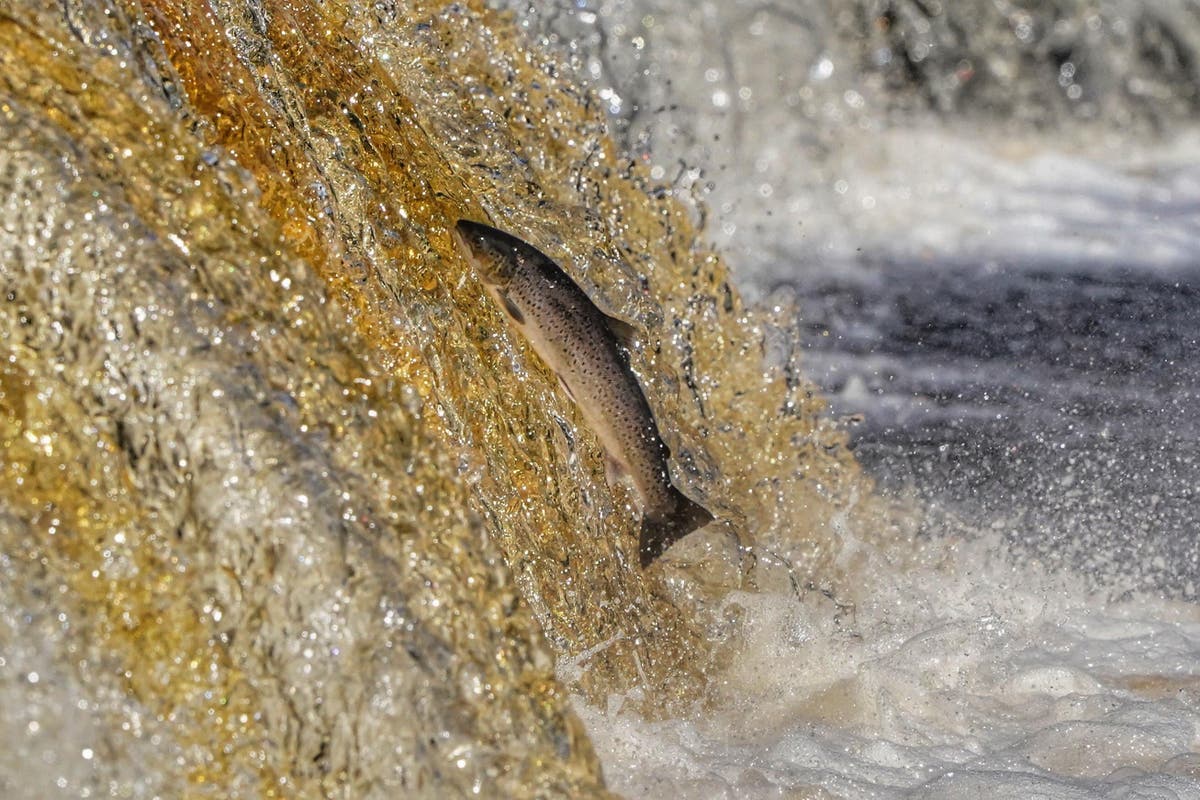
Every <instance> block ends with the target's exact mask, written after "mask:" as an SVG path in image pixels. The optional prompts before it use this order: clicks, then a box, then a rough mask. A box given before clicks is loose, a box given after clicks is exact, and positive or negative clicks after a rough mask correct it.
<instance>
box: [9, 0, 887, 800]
mask: <svg viewBox="0 0 1200 800" xmlns="http://www.w3.org/2000/svg"><path fill="white" fill-rule="evenodd" d="M0 61H2V65H0V137H2V138H3V141H4V144H3V146H0V181H2V185H3V188H4V191H3V195H2V196H0V202H2V203H3V204H4V208H3V221H2V224H0V265H2V266H0V283H2V285H3V287H2V288H3V292H4V297H3V299H2V300H0V308H2V309H3V312H2V313H0V442H2V443H3V452H4V457H3V461H2V462H0V548H2V549H0V611H3V614H2V615H0V653H5V652H6V651H11V652H17V651H19V655H16V656H14V655H9V656H8V657H7V658H5V659H0V698H13V697H15V698H19V700H17V701H12V700H8V701H5V702H6V703H8V705H7V706H3V707H4V708H5V716H6V717H7V718H8V719H7V721H6V722H5V723H3V724H4V725H5V726H7V727H4V728H0V731H4V735H5V736H6V737H9V738H10V739H11V738H12V737H33V739H35V740H38V741H41V740H40V739H37V737H38V736H41V737H44V738H45V740H46V741H47V742H49V741H50V738H52V737H53V736H54V735H55V733H54V732H55V731H56V730H66V728H65V727H64V726H69V724H70V721H71V714H73V715H77V716H80V717H83V718H86V719H87V720H88V723H87V726H86V731H87V732H90V733H88V735H94V737H95V742H94V744H92V745H90V746H89V747H88V752H91V753H93V756H92V757H90V758H88V759H87V760H86V762H83V761H74V762H70V763H66V762H64V763H63V764H62V765H61V772H62V774H63V775H65V776H66V778H64V780H66V781H67V782H68V784H69V785H71V786H75V785H76V784H78V785H79V786H103V787H106V788H105V791H110V790H111V791H112V792H113V793H114V796H125V795H128V794H136V793H137V791H142V790H146V791H149V793H151V794H153V793H154V792H159V793H162V794H164V795H165V796H185V795H186V796H197V797H201V796H211V797H236V796H241V797H259V796H278V797H308V796H314V797H319V796H330V797H366V796H381V797H382V796H412V797H417V796H431V797H433V796H437V797H444V796H451V795H454V796H457V795H458V794H463V795H467V794H471V793H473V792H478V793H481V794H482V795H483V796H493V797H494V796H563V795H569V796H573V797H583V796H603V795H604V794H605V792H604V789H603V780H602V777H601V775H600V770H599V766H598V764H597V762H596V759H595V756H594V755H593V753H592V751H591V747H590V745H589V743H588V740H587V737H586V734H585V733H584V732H583V731H582V728H581V726H580V725H579V723H578V722H577V720H576V719H575V717H574V716H573V714H572V713H571V711H570V708H569V703H568V699H569V692H574V693H577V694H578V695H579V696H580V697H581V698H584V699H585V700H587V701H591V702H602V701H603V700H604V698H606V697H608V696H616V695H620V696H622V697H627V698H631V699H633V700H635V701H636V702H637V703H638V704H639V707H640V708H642V709H643V712H644V713H647V714H666V713H678V712H680V711H681V710H682V709H686V708H689V707H692V705H693V704H695V703H703V701H704V698H705V697H706V694H707V692H708V688H709V685H710V684H709V678H710V677H711V676H712V675H713V674H714V673H715V672H716V671H718V670H719V669H720V668H721V665H722V663H724V661H725V660H727V659H728V658H729V657H730V654H731V652H732V651H733V649H734V648H735V647H736V634H735V627H736V626H735V623H736V619H737V604H736V602H732V601H731V600H730V594H729V593H730V592H731V591H750V590H753V587H754V582H755V581H756V580H761V579H763V578H762V576H758V577H752V576H751V571H750V570H749V569H748V568H747V567H746V565H745V563H744V562H745V558H746V557H745V555H742V556H741V557H739V556H738V551H737V549H736V548H735V547H733V546H732V544H731V542H733V541H741V542H742V544H744V545H749V544H754V545H755V546H758V547H762V548H763V549H764V550H766V549H769V550H770V552H771V553H773V554H776V556H777V557H778V559H779V560H780V561H782V562H785V563H787V564H789V565H791V572H790V573H789V575H790V578H791V579H793V580H795V579H796V577H797V576H800V583H805V582H812V583H815V584H820V583H821V581H822V580H823V578H826V577H829V576H831V575H833V574H834V572H835V571H836V570H834V569H833V565H834V564H835V562H837V561H838V559H844V558H845V557H846V555H845V553H843V552H842V551H841V550H840V549H839V542H840V541H841V537H840V536H839V532H840V531H842V530H844V529H845V526H846V525H848V524H850V523H849V521H851V520H853V519H855V518H857V517H860V516H862V515H864V514H867V515H870V514H876V513H877V512H878V510H877V509H875V508H874V507H873V506H872V504H871V503H870V502H867V498H868V497H869V487H868V486H867V485H866V482H865V481H864V479H863V478H862V477H861V476H860V474H859V472H858V470H857V467H856V466H855V465H854V463H853V459H852V457H851V456H850V454H849V453H848V451H847V449H846V447H845V434H844V432H843V431H841V430H840V429H839V427H838V426H836V425H835V424H834V423H832V422H831V421H829V420H828V419H826V418H824V417H823V416H821V410H822V403H821V401H820V399H819V398H817V397H816V396H815V395H814V391H813V388H812V386H811V385H810V384H809V383H808V382H806V381H805V380H804V379H803V378H802V377H801V376H800V375H799V373H798V365H797V355H796V352H795V348H796V345H795V338H794V335H793V334H792V327H791V326H792V325H793V316H792V315H793V314H794V311H793V310H792V309H790V308H788V307H787V306H786V305H783V306H780V307H778V308H774V309H751V308H748V307H746V306H745V305H744V304H743V302H742V300H741V299H740V297H739V295H738V294H737V292H736V290H735V288H734V287H732V286H731V284H730V278H729V275H728V273H727V270H726V267H725V266H724V264H723V263H722V261H721V259H720V258H719V257H718V256H716V255H715V254H713V253H711V252H709V251H707V250H706V249H705V247H704V244H703V240H702V232H701V231H699V230H698V229H697V225H696V214H695V211H694V207H693V206H692V205H691V204H690V203H686V202H683V201H682V200H681V199H680V198H677V197H676V196H674V194H675V193H673V192H672V191H671V187H670V186H665V185H659V184H656V183H655V182H654V181H652V180H651V179H650V177H649V174H650V171H649V168H648V165H647V164H645V163H642V162H641V161H639V160H631V159H630V158H629V157H628V156H627V155H626V154H623V153H622V152H621V151H620V150H619V149H618V148H617V147H616V146H615V145H614V143H613V140H612V139H611V138H610V137H609V135H608V133H607V128H606V120H605V117H604V114H603V111H602V109H601V108H600V106H599V105H598V104H597V103H596V102H595V100H594V99H593V98H592V96H591V94H590V93H589V90H588V89H586V88H585V87H582V86H581V85H580V84H579V82H578V81H577V79H576V78H575V77H574V76H573V75H572V74H571V73H570V72H569V71H568V70H567V69H566V68H565V67H564V66H563V65H562V64H561V63H560V62H559V61H558V60H557V58H556V56H555V55H554V54H553V53H549V52H546V51H543V50H540V49H538V47H537V46H536V45H535V44H534V43H532V42H530V41H529V39H528V38H527V37H526V36H525V35H524V33H523V32H522V31H521V30H520V29H519V27H518V26H517V25H516V24H515V23H514V21H513V20H512V19H511V18H509V17H507V16H505V15H503V14H500V13H499V12H495V11H492V10H489V9H488V8H486V7H485V5H484V4H483V3H481V2H467V3H433V2H416V1H414V2H401V1H396V2H393V0H385V2H366V0H335V2H326V3H317V2H283V1H276V0H253V1H251V2H242V1H239V0H209V1H208V2H203V1H201V0H176V1H175V2H171V1H170V0H145V2H133V1H132V0H128V1H125V2H123V1H122V0H111V2H104V0H64V2H63V3H56V4H53V5H51V4H44V3H38V2H24V3H22V2H13V1H12V0H9V1H8V2H5V3H3V4H2V5H0ZM459 217H470V218H475V219H486V220H491V221H492V222H493V224H495V225H497V226H499V227H502V228H505V229H507V230H510V231H512V232H514V233H516V234H517V235H519V236H521V237H523V238H526V239H528V240H529V241H531V242H533V243H535V244H537V245H538V246H539V247H540V248H542V249H543V250H545V251H546V252H547V253H549V254H550V255H551V256H553V257H554V258H555V259H556V260H558V261H559V263H561V264H563V265H564V267H565V268H566V269H567V270H568V271H569V272H571V273H572V275H574V276H575V277H576V278H577V280H578V281H579V282H580V284H581V285H582V286H583V287H584V288H585V289H587V290H588V291H589V293H590V294H591V295H592V297H593V298H594V299H595V300H596V302H597V303H598V304H599V305H601V306H602V307H603V308H604V310H605V311H607V312H609V313H611V314H613V315H616V316H620V317H622V318H624V319H627V320H629V321H631V322H632V323H633V324H634V325H635V326H636V327H637V328H638V329H639V331H640V332H641V334H642V338H643V339H644V341H645V343H646V346H645V348H644V349H643V350H641V351H639V352H637V353H635V354H634V356H633V361H634V367H635V369H636V370H637V371H638V373H639V374H640V375H641V376H642V378H643V383H644V385H645V387H646V391H647V395H648V397H649V399H650V402H651V405H652V406H653V407H654V409H655V411H656V413H657V415H658V417H659V419H660V423H661V424H660V427H661V428H662V429H663V431H664V436H665V438H666V439H667V442H668V444H669V445H670V447H671V449H672V452H673V454H674V456H675V466H676V468H677V473H676V476H677V477H676V480H677V483H679V484H680V485H681V487H683V488H684V489H685V490H686V491H688V492H689V493H690V494H691V495H692V496H693V497H696V498H697V499H700V500H702V501H704V502H705V503H706V505H708V507H709V508H711V509H712V510H713V511H714V512H716V514H717V516H718V517H720V518H721V519H722V520H723V522H722V524H720V525H714V526H712V527H711V528H710V529H709V530H708V531H706V532H705V533H703V534H699V535H697V536H696V537H695V541H691V542H686V543H681V545H680V547H679V551H680V552H679V553H678V554H675V555H674V556H673V557H672V558H668V559H667V560H666V561H665V562H664V563H660V564H658V565H655V566H653V567H651V568H650V569H649V570H647V571H645V572H643V571H642V570H641V569H640V568H639V567H638V565H637V561H638V560H637V557H636V534H637V529H638V525H639V522H640V518H639V516H638V513H637V510H636V505H635V504H634V503H633V495H632V492H631V490H629V489H628V488H626V487H624V486H622V485H616V486H612V487H610V486H609V485H608V484H607V483H606V481H605V477H604V467H603V459H602V457H601V455H600V452H599V450H598V447H597V445H596V442H595V440H594V438H593V437H592V435H591V434H590V433H589V432H588V431H587V430H586V429H585V428H584V427H583V426H582V425H581V420H580V418H579V416H578V414H577V412H576V410H575V409H574V408H573V407H572V405H571V403H570V401H569V399H567V398H566V397H565V396H564V395H563V393H562V392H561V391H560V390H559V389H558V387H557V385H556V383H555V381H554V379H553V376H552V375H551V374H549V372H548V371H547V370H546V368H545V367H544V366H543V365H542V364H541V363H540V362H539V361H538V360H537V358H536V356H535V355H534V354H533V353H532V351H531V350H530V349H529V347H528V346H527V345H526V344H525V343H524V341H523V340H521V339H520V337H518V336H515V335H512V334H511V333H510V332H508V330H507V329H506V327H505V323H504V320H503V317H502V316H501V314H500V313H499V312H498V310H497V309H496V308H494V307H493V306H492V305H491V304H490V301H488V300H487V298H486V296H485V294H484V292H483V290H482V288H481V286H480V284H479V282H478V280H477V279H476V277H475V276H474V275H472V274H471V273H470V270H469V268H468V267H467V265H466V264H465V263H464V262H463V261H462V259H461V258H460V257H459V256H458V254H457V253H456V251H455V250H454V248H453V247H452V245H451V240H450V235H449V230H450V228H451V226H452V225H453V223H454V221H455V220H456V219H458V218H459ZM685 545H686V546H685ZM842 566H844V565H842ZM22 659H24V660H25V661H28V660H30V659H34V660H40V661H39V663H44V664H45V665H46V666H43V667H42V668H40V671H39V673H38V678H37V680H36V681H31V679H30V675H31V674H33V670H32V668H30V669H26V668H25V667H24V666H22V665H21V663H24V662H23V661H22ZM18 662H21V663H18ZM556 663H557V664H558V667H559V669H558V670H557V674H556V669H555V667H556ZM564 665H566V666H567V667H569V668H567V669H564V668H563V666H564ZM66 699H69V700H70V702H71V709H72V711H71V714H66V713H65V712H62V713H57V714H56V713H55V712H54V709H55V708H56V707H57V706H56V705H55V704H56V703H57V704H59V705H62V703H64V702H66ZM37 714H41V715H42V716H41V717H40V721H38V726H37V731H38V733H36V735H35V734H34V733H31V731H33V730H34V728H33V727H31V726H30V725H29V724H28V723H30V722H31V721H32V717H31V715H37ZM63 735H64V736H65V735H66V734H65V733H64V734H63ZM47 746H48V747H49V746H50V745H49V744H47ZM51 749H52V748H51ZM2 774H4V770H3V762H2V761H0V775H2ZM47 774H49V773H47ZM3 786H4V784H3V779H2V778H0V787H3ZM113 787H116V788H113ZM129 787H134V788H129ZM137 787H141V788H140V789H138V788H137ZM5 788H11V787H5ZM135 789H136V791H135ZM22 791H29V792H31V793H32V794H31V795H30V796H38V793H37V789H36V781H35V782H34V783H31V784H30V785H29V787H22ZM121 792H125V795H123V794H121Z"/></svg>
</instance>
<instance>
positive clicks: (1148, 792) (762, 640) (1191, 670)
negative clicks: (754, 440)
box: [577, 537, 1200, 800]
mask: <svg viewBox="0 0 1200 800" xmlns="http://www.w3.org/2000/svg"><path fill="white" fill-rule="evenodd" d="M926 547H927V548H929V549H930V555H931V556H937V563H936V564H933V565H929V566H922V567H918V568H916V569H913V570H911V571H908V572H906V573H905V574H902V575H892V576H881V575H874V576H864V578H866V579H867V582H868V583H869V584H870V588H869V589H868V590H867V592H866V593H867V595H868V596H869V599H868V600H867V601H866V602H864V603H861V604H859V605H858V606H857V608H856V609H855V612H854V614H853V615H852V617H851V618H850V620H849V621H848V622H846V623H844V624H843V625H842V626H841V627H840V629H838V630H834V631H831V630H830V628H829V625H828V621H827V620H820V619H817V618H815V617H814V615H813V614H812V613H811V612H812V609H811V608H809V607H807V606H802V605H801V604H800V603H798V602H797V598H796V596H795V595H792V594H787V593H783V594H743V595H739V596H736V597H734V598H731V600H730V602H733V603H737V604H739V605H741V606H742V607H743V608H744V609H745V610H746V611H747V612H748V614H747V617H746V619H747V623H746V624H747V627H746V631H745V643H744V648H743V649H742V651H741V654H740V657H739V658H738V661H737V663H736V665H735V666H734V667H733V668H732V669H731V670H730V672H729V673H728V674H727V675H724V676H721V690H720V693H721V698H722V699H721V700H720V701H719V702H718V703H717V705H716V707H715V708H712V709H708V710H706V711H703V712H697V713H696V714H695V715H694V716H692V717H689V718H686V719H675V720H669V721H665V722H647V721H646V720H644V719H642V718H641V717H639V716H637V715H634V714H631V713H622V711H621V710H620V705H621V704H620V702H619V699H618V698H613V699H612V702H611V703H610V705H609V708H608V709H606V710H599V709H595V708H590V707H587V706H586V705H583V704H582V703H580V704H577V707H578V710H579V711H580V713H581V715H582V716H583V718H584V721H585V723H586V724H587V727H588V730H589V731H590V732H591V734H592V737H593V740H594V742H595V744H596V747H597V748H598V751H599V753H600V756H601V759H602V762H603V764H604V770H605V777H606V779H607V780H608V782H609V785H610V787H611V788H612V789H614V790H615V791H617V792H619V793H621V794H622V795H623V796H625V797H628V798H661V797H677V798H697V799H699V798H778V797H797V798H800V797H803V798H844V799H845V800H859V799H861V800H866V799H867V798H871V800H891V799H892V798H897V799H898V798H963V797H971V796H974V797H978V798H1021V799H1022V800H1030V799H1031V798H1043V799H1044V800H1075V799H1076V798H1113V799H1114V800H1116V799H1117V798H1161V799H1162V800H1185V799H1186V798H1200V608H1197V607H1196V606H1194V605H1191V604H1184V603H1173V602H1170V601H1166V600H1161V599H1155V598H1151V597H1137V598H1129V599H1126V600H1125V601H1123V602H1119V603H1110V602H1106V599H1105V598H1104V597H1101V596H1096V595H1091V594H1088V593H1087V591H1086V590H1084V589H1083V588H1082V587H1081V585H1079V582H1078V581H1074V580H1072V579H1071V578H1069V577H1066V578H1064V577H1056V576H1052V575H1047V574H1044V573H1043V572H1042V571H1041V570H1040V569H1039V567H1038V566H1037V565H1035V564H1019V563H1011V562H1009V561H1008V560H1006V559H1004V558H1002V557H999V556H998V555H997V553H998V552H999V551H1000V549H1001V548H1000V546H999V545H998V543H997V542H996V541H995V540H994V539H992V538H989V537H982V538H981V539H979V540H978V541H975V542H972V543H965V542H957V543H953V542H936V541H931V542H928V543H927V544H926ZM938 551H943V552H938Z"/></svg>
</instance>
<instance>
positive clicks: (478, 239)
mask: <svg viewBox="0 0 1200 800" xmlns="http://www.w3.org/2000/svg"><path fill="white" fill-rule="evenodd" d="M454 234H455V239H456V241H457V243H458V246H459V248H460V249H461V250H462V251H463V253H464V254H465V255H466V257H467V261H468V263H470V264H471V266H472V267H473V268H474V269H475V271H476V273H477V274H478V275H479V277H480V278H481V279H482V281H483V283H484V285H485V286H486V287H487V290H488V293H489V294H490V295H492V297H493V298H494V299H495V300H496V302H497V303H498V304H499V305H500V307H501V308H502V309H504V312H505V313H506V314H507V315H508V317H509V319H510V320H511V321H512V323H513V325H515V326H516V328H517V330H519V331H520V332H521V334H522V335H524V337H525V338H526V339H528V340H529V343H530V344H531V345H533V349H534V351H535V352H536V353H537V354H538V356H539V357H540V358H541V359H542V360H543V361H544V362H546V365H547V366H549V367H550V369H551V370H553V371H554V373H555V374H556V375H557V376H558V379H559V381H560V382H561V383H562V386H563V388H564V389H565V390H566V392H567V395H568V396H569V397H570V398H571V400H572V401H573V402H574V403H575V404H576V405H577V406H578V407H579V410H580V411H581V412H583V418H584V420H585V421H586V422H587V424H588V427H590V428H591V429H592V431H594V432H595V434H596V438H597V439H599V440H600V444H601V446H602V447H603V448H604V452H605V455H606V457H607V459H608V461H609V466H610V468H612V467H615V468H616V469H617V470H618V471H620V472H623V473H625V474H628V475H629V476H630V478H631V479H632V481H633V485H634V487H635V488H636V489H637V492H638V494H639V495H640V496H641V499H642V530H641V537H640V541H639V545H638V552H639V555H640V561H641V564H642V566H643V567H646V566H649V564H650V563H651V562H653V561H654V559H656V558H658V557H659V556H660V555H662V554H663V552H664V551H665V550H666V549H667V548H668V547H670V546H671V544H672V543H674V542H676V541H678V540H679V539H681V538H683V537H684V536H686V535H687V534H689V533H691V532H692V531H694V530H696V529H697V528H699V527H701V526H703V525H707V524H708V523H709V522H712V519H713V517H712V514H710V513H708V511H707V510H705V509H704V508H702V507H701V506H700V505H698V504H696V503H694V502H692V501H691V500H689V499H688V498H687V497H685V496H684V495H683V493H681V492H680V491H679V490H678V489H676V488H675V487H674V486H673V485H672V484H671V476H670V473H669V472H668V470H667V458H668V457H669V456H670V451H668V449H667V446H666V444H664V443H663V440H662V437H661V436H660V435H659V433H658V426H657V424H655V421H654V415H653V414H652V413H651V412H650V405H649V404H648V403H647V402H646V395H645V394H644V393H643V392H642V387H641V386H640V385H639V384H638V382H637V378H636V377H635V376H634V374H633V370H631V369H630V368H629V357H628V355H627V354H626V352H625V350H624V349H622V346H621V342H622V341H624V342H628V341H630V340H631V337H630V334H631V333H632V328H631V327H630V326H629V325H628V324H626V323H624V322H621V321H620V320H616V319H613V318H612V317H609V316H608V315H606V314H604V313H603V312H602V311H601V310H600V309H598V308H596V306H595V304H594V303H592V301H591V300H590V299H589V298H588V296H587V294H585V293H584V291H583V290H582V289H580V288H579V286H578V285H577V284H576V283H575V282H574V281H573V280H571V278H570V276H568V275H567V273H565V272H563V270H562V268H560V267H559V266H558V265H557V264H555V263H554V262H553V261H552V260H551V259H550V258H549V257H548V256H546V255H545V254H544V253H542V252H541V251H539V250H537V249H536V248H534V247H533V246H532V245H529V244H527V243H525V242H523V241H521V240H520V239H517V238H516V237H515V236H511V235H509V234H507V233H504V232H503V231H499V230H496V229H495V228H492V227H490V226H488V225H483V224H481V223H478V222H471V221H470V220H465V219H464V220H459V221H458V224H457V225H456V226H455V230H454Z"/></svg>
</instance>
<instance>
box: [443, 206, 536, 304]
mask: <svg viewBox="0 0 1200 800" xmlns="http://www.w3.org/2000/svg"><path fill="white" fill-rule="evenodd" d="M454 240H455V242H456V243H457V244H458V248H459V250H461V251H462V254H463V255H464V256H465V257H466V259H467V263H469V264H470V265H471V267H472V268H473V269H474V270H475V272H476V273H477V274H478V275H479V277H480V279H481V280H482V281H483V282H484V283H486V284H488V285H490V286H494V287H498V288H505V287H507V286H508V285H509V284H510V283H511V282H512V280H513V277H514V276H515V275H516V272H517V270H518V269H520V268H521V265H522V263H523V261H524V260H525V259H526V258H527V257H528V256H527V254H526V253H524V249H525V248H527V247H528V245H525V244H524V242H521V241H520V240H518V239H514V238H513V237H512V236H509V235H508V234H507V233H504V232H503V231H498V230H496V229H495V228H492V227H490V226H488V225H484V224H482V223H479V222H472V221H471V220H468V219H460V220H459V221H458V222H457V223H455V225H454Z"/></svg>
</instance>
